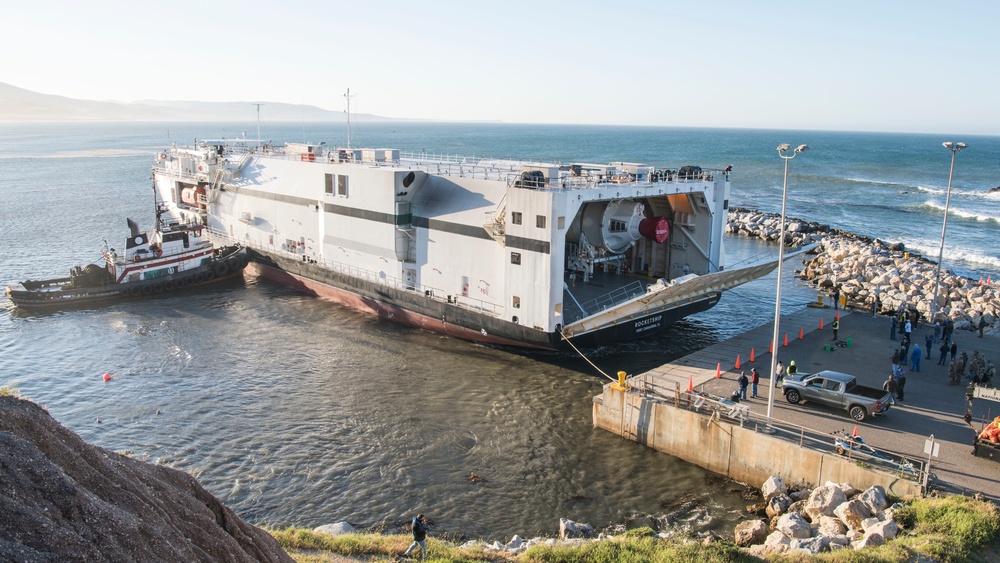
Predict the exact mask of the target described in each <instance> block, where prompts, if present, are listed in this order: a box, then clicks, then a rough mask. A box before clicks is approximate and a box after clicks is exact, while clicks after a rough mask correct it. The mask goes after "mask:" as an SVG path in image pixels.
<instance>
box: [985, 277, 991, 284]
mask: <svg viewBox="0 0 1000 563" xmlns="http://www.w3.org/2000/svg"><path fill="white" fill-rule="evenodd" d="M990 283H992V282H991V281H990V276H988V275H987V276H986V285H990Z"/></svg>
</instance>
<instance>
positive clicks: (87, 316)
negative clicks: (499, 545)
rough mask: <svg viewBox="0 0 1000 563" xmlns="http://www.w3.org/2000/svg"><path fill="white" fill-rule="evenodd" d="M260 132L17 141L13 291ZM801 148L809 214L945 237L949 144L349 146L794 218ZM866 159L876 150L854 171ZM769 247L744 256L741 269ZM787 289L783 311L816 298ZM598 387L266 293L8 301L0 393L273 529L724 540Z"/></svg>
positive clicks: (93, 250) (240, 286)
mask: <svg viewBox="0 0 1000 563" xmlns="http://www.w3.org/2000/svg"><path fill="white" fill-rule="evenodd" d="M241 127H242V129H245V130H248V131H249V130H255V125H252V124H244V125H241V124H226V125H220V124H169V125H168V124H39V125H10V124H6V125H0V139H2V140H3V142H2V143H0V282H2V283H3V284H10V283H14V282H17V281H21V280H23V279H27V278H30V277H34V278H39V277H48V276H54V275H56V274H63V273H65V272H66V271H67V270H68V268H69V267H70V266H73V265H76V264H81V263H86V262H89V261H93V260H96V259H97V258H98V257H99V249H100V247H101V244H102V242H101V241H102V239H105V238H106V239H107V240H108V242H109V244H110V245H111V246H112V247H114V246H116V245H120V244H121V240H123V238H124V236H125V235H126V234H127V232H128V231H127V227H126V226H125V217H132V218H134V219H136V220H138V221H139V223H140V226H142V227H148V226H149V224H150V223H151V221H152V189H151V188H150V187H149V186H150V184H149V165H150V162H151V159H152V157H153V155H154V154H155V152H156V151H157V150H158V149H159V148H162V147H164V146H167V145H169V144H170V143H171V142H177V143H178V144H187V143H190V142H191V141H193V140H194V138H195V137H196V136H197V137H218V136H230V137H232V136H236V135H238V134H239V132H240V131H241V129H240V128H241ZM343 134H344V131H343V128H342V127H338V126H335V125H328V124H327V125H304V126H302V125H299V126H292V125H281V126H275V125H271V126H268V127H266V132H265V135H266V136H269V137H271V138H273V139H274V140H275V141H279V142H280V141H285V140H291V141H297V140H309V141H321V140H325V141H327V142H328V143H329V144H338V143H339V142H342V141H341V138H342V137H343ZM810 135H812V136H818V137H819V140H818V141H814V140H813V139H812V138H810ZM956 140H965V141H966V142H969V143H970V145H971V147H970V149H968V150H967V151H965V152H963V153H961V154H960V155H959V159H960V160H959V165H961V166H962V167H963V168H962V169H960V168H958V166H959V165H956V177H955V186H956V191H955V192H953V196H952V208H953V209H955V210H957V211H956V215H954V216H952V217H950V218H949V226H948V229H949V230H948V240H949V245H953V248H954V251H950V254H951V255H952V256H953V257H954V260H955V262H954V263H947V264H946V266H948V267H954V268H956V269H959V270H960V271H963V272H965V273H966V274H967V275H970V276H978V275H979V272H992V274H993V277H994V278H996V277H997V276H996V272H997V270H998V269H1000V268H998V265H1000V260H998V256H1000V254H998V251H997V250H996V246H995V245H993V244H991V243H988V241H990V240H995V237H996V235H997V234H998V233H997V230H998V224H997V220H996V217H995V212H994V211H993V207H994V206H995V202H996V198H994V197H993V196H992V195H987V194H985V192H984V190H985V188H987V187H990V186H991V185H996V184H997V183H1000V181H998V180H997V178H998V177H1000V174H998V173H997V170H996V166H997V164H996V163H997V162H1000V159H997V158H996V156H997V149H998V147H1000V142H998V140H997V139H995V138H979V139H974V138H964V139H956ZM784 141H787V142H792V143H799V142H807V143H809V144H810V145H812V146H813V151H814V152H809V153H806V154H804V155H802V156H800V157H799V158H797V159H796V160H795V161H793V170H795V171H796V172H795V173H794V174H793V176H792V177H791V181H792V182H794V183H795V184H794V185H796V186H798V187H799V189H798V191H796V192H795V195H790V202H789V214H790V215H794V216H799V217H801V218H803V219H807V220H813V221H820V222H825V223H830V224H832V225H834V226H837V227H841V228H845V229H848V230H854V231H857V232H861V233H863V234H868V235H871V236H879V237H884V238H887V239H889V240H894V241H895V240H903V241H904V242H906V243H907V244H908V245H911V246H913V247H914V248H920V247H921V245H926V244H928V243H929V242H933V239H934V237H935V236H939V235H940V219H941V210H942V209H943V205H942V206H941V207H940V208H938V207H937V204H938V202H939V200H941V199H942V198H943V189H942V188H943V186H945V185H946V182H947V166H948V163H949V162H948V157H949V154H948V153H947V151H945V150H944V149H943V148H941V147H940V140H938V139H936V138H926V139H924V138H923V137H920V136H903V135H898V136H891V135H882V136H880V135H859V136H856V137H852V136H851V135H850V134H836V133H805V132H794V133H781V132H768V131H731V132H724V131H697V130H672V129H643V128H605V127H589V128H588V127H556V126H527V125H469V124H463V125H456V124H412V123H410V124H362V125H361V126H360V127H359V128H358V130H356V131H354V133H353V144H354V145H355V146H362V145H377V146H392V147H398V148H401V149H405V150H421V149H424V150H428V151H430V152H443V153H451V154H477V155H481V156H490V155H492V156H511V157H525V158H532V159H546V160H559V161H564V162H568V161H577V160H581V161H590V162H608V161H612V160H629V161H642V162H648V163H650V164H656V165H669V166H671V167H676V166H680V165H684V164H701V165H703V166H708V167H722V166H724V165H725V164H733V166H734V168H735V172H736V174H734V177H733V204H734V205H747V206H758V207H761V208H763V209H765V210H769V211H776V210H778V209H779V207H780V188H781V170H782V169H781V163H780V161H778V159H777V157H776V156H775V153H774V146H776V145H777V144H778V142H784ZM925 141H926V144H928V146H929V147H931V148H928V149H926V154H925V151H924V150H923V149H921V148H920V147H922V146H923V144H925V143H924V142H925ZM857 146H865V147H881V149H879V150H870V151H867V152H866V153H865V154H863V155H853V156H852V155H850V151H849V149H850V148H851V147H857ZM935 146H936V148H934V147H935ZM977 147H981V148H980V149H979V150H980V151H981V152H980V153H977V152H975V151H974V150H973V149H974V148H977ZM989 151H993V152H992V153H990V152H989ZM940 153H945V154H944V155H942V154H940ZM990 154H992V161H989V159H988V158H986V156H984V155H990ZM831 155H832V156H831ZM967 155H968V158H966V157H967ZM977 159H978V160H977ZM869 160H871V161H873V162H871V161H869ZM989 162H992V164H990V163H989ZM990 167H992V168H990ZM960 171H961V173H960ZM789 191H790V194H792V189H791V187H790V190H789ZM902 192H906V193H905V194H903V193H902ZM935 216H936V222H937V226H936V227H935ZM991 237H992V238H991ZM931 246H933V244H931V245H930V246H927V248H930V247H931ZM935 248H936V247H935ZM949 248H952V246H949ZM766 249H767V247H764V246H762V245H760V244H758V243H754V242H751V241H745V240H739V239H729V240H727V250H728V251H729V259H728V260H727V263H729V264H733V263H734V262H736V261H738V260H740V259H741V258H744V257H749V256H752V255H755V254H756V253H758V252H760V251H761V250H766ZM791 270H792V268H786V276H787V279H786V285H785V286H784V290H783V306H786V307H794V306H798V305H802V304H804V303H806V302H809V301H812V300H813V299H814V298H815V292H814V291H813V290H811V289H809V288H807V287H804V286H802V285H800V284H798V283H797V282H795V281H794V279H793V278H792V272H791ZM774 281H775V280H774V275H773V274H772V276H769V277H768V278H765V279H762V280H758V281H756V282H754V283H752V284H747V285H746V286H743V287H741V288H738V289H736V290H734V291H732V292H729V293H727V294H726V295H725V296H724V297H723V299H722V301H721V303H720V304H719V305H718V306H717V307H715V308H714V309H712V310H711V311H709V312H707V313H704V314H701V315H697V316H694V317H690V318H688V319H686V320H685V321H683V322H681V323H679V324H677V325H676V326H675V327H673V329H672V330H671V331H669V332H668V333H666V334H664V335H662V336H660V337H658V338H656V339H652V340H645V341H640V342H635V343H629V344H624V345H620V346H615V347H607V348H601V349H594V350H589V351H588V352H587V354H588V357H590V359H591V360H592V361H594V362H595V363H596V364H597V365H598V366H599V367H601V369H603V370H604V371H606V372H608V373H613V372H615V371H617V370H619V369H623V370H626V371H628V372H631V373H636V372H640V371H643V370H645V369H649V368H651V367H653V366H656V365H659V364H661V363H663V362H666V361H669V360H671V359H674V358H676V357H679V356H682V355H684V354H685V353H688V352H690V351H693V350H695V349H698V348H700V347H702V346H704V345H707V344H711V343H714V342H717V341H719V340H721V339H724V338H728V337H730V336H732V335H734V334H736V333H737V332H740V331H742V330H743V329H745V328H747V327H749V326H756V325H758V324H761V323H764V322H767V321H768V320H769V319H770V318H771V316H772V315H773V309H774ZM105 372H109V373H111V374H112V375H113V376H114V379H112V381H111V382H109V383H104V382H103V381H101V375H102V374H103V373H105ZM604 381H605V380H604V379H603V377H601V376H600V375H599V374H598V373H596V371H595V370H594V369H593V368H591V367H590V366H589V365H588V364H587V363H586V362H585V361H583V360H582V359H580V358H578V357H574V356H572V355H567V354H559V353H538V352H535V353H525V352H519V351H514V350H507V349H498V348H490V347H483V346H478V345H474V344H470V343H466V342H461V341H457V340H454V339H450V338H445V337H441V336H438V335H435V334H430V333H426V332H422V331H417V330H412V329H406V328H402V327H398V326H396V325H392V324H389V323H387V322H384V321H381V320H378V319H374V318H371V317H368V316H365V315H361V314H358V313H355V312H353V311H349V310H345V309H342V308H340V307H337V306H335V305H332V304H329V303H325V302H322V301H318V300H316V299H312V298H308V297H305V296H302V295H298V294H296V293H294V292H291V291H290V290H288V289H286V288H283V287H280V286H276V285H273V284H270V283H267V282H264V281H258V280H256V279H253V278H247V280H246V281H245V282H241V283H232V284H229V285H220V286H217V287H214V288H210V289H204V290H200V291H196V292H190V293H186V294H182V295H176V296H171V297H167V298H160V299H151V300H147V301H132V302H123V303H117V304H112V305H109V306H105V307H99V308H84V309H78V310H70V311H62V312H53V313H49V314H27V313H23V312H21V311H18V310H15V309H13V308H12V307H11V305H10V303H9V302H8V301H6V300H2V301H0V385H16V386H17V387H18V388H19V389H20V391H21V392H22V393H23V394H24V395H26V396H27V397H29V398H31V399H33V400H35V401H37V402H39V403H40V404H42V405H43V406H45V407H46V408H48V409H49V411H50V412H51V413H52V415H53V416H54V417H55V418H56V419H58V420H59V421H60V422H62V423H63V424H65V425H67V426H68V427H70V428H71V429H73V430H74V431H76V432H78V433H79V434H80V435H82V436H83V437H84V438H85V439H87V440H89V441H91V442H93V443H96V444H98V445H101V446H103V447H106V448H108V449H111V450H115V451H129V452H131V453H132V455H135V456H137V457H143V458H148V459H150V460H153V461H158V462H163V463H168V464H170V465H173V466H175V467H178V468H180V469H184V470H186V471H189V472H191V473H192V474H194V475H195V476H197V477H198V478H199V480H200V481H201V482H202V484H204V485H205V486H206V487H208V488H209V489H210V490H211V491H212V492H213V493H214V494H216V495H218V496H219V497H220V498H222V499H223V500H224V501H225V502H226V503H227V504H228V505H230V506H231V507H233V508H234V509H235V510H237V511H238V512H239V513H240V514H241V515H243V516H244V517H246V518H248V519H250V520H251V521H254V522H257V523H262V524H270V525H288V524H297V525H303V526H313V525H319V524H323V523H329V522H335V521H341V520H346V521H349V522H352V523H354V524H356V525H362V526H364V525H371V524H375V523H377V522H380V521H382V520H384V519H387V520H390V521H395V520H401V519H404V518H406V517H407V516H408V515H410V514H412V513H413V512H416V511H422V512H426V513H427V514H429V515H430V516H431V517H432V518H433V519H434V520H435V523H436V525H437V526H438V527H439V529H440V530H443V531H447V532H450V533H453V534H463V535H466V536H469V537H484V538H491V539H505V538H509V537H510V535H512V534H515V533H518V534H522V535H533V534H535V533H547V534H553V533H555V532H556V531H557V528H558V519H559V518H560V517H568V518H571V519H575V520H579V521H585V522H589V523H591V524H593V525H595V526H597V527H603V526H608V525H613V524H620V523H625V522H629V521H631V520H633V519H636V518H640V519H641V518H646V517H654V518H657V519H658V522H659V523H660V525H662V526H665V527H676V528H679V529H688V530H694V531H703V530H713V529H714V530H720V531H726V532H728V529H729V528H731V526H732V524H733V523H734V522H735V521H736V520H737V519H738V517H739V511H740V509H741V508H742V507H743V505H744V504H746V503H745V502H744V501H743V500H742V499H741V498H740V496H739V494H738V493H737V492H733V489H735V488H737V487H735V486H734V485H732V484H727V483H725V482H724V481H721V480H720V479H718V478H717V477H716V476H714V475H713V474H711V473H708V472H706V471H703V470H701V469H699V468H697V467H693V466H691V465H688V464H686V463H683V462H681V461H678V460H676V459H674V458H671V457H670V456H666V455H663V454H659V453H657V452H653V451H649V450H647V449H645V448H643V447H640V446H637V445H635V444H632V443H629V442H625V441H623V440H621V439H619V438H617V437H614V436H612V435H610V434H609V433H606V432H603V431H599V430H595V429H593V428H592V426H591V419H590V413H591V398H592V397H593V396H594V395H596V394H598V393H599V391H600V386H601V385H602V384H603V382H604ZM471 476H475V477H476V478H474V479H470V477H471Z"/></svg>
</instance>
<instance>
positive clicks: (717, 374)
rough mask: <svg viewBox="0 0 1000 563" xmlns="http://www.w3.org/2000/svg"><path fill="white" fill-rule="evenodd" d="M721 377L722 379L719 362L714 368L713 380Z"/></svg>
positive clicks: (720, 363)
mask: <svg viewBox="0 0 1000 563" xmlns="http://www.w3.org/2000/svg"><path fill="white" fill-rule="evenodd" d="M721 377H722V362H719V363H718V364H717V365H716V366H715V378H716V379H719V378H721Z"/></svg>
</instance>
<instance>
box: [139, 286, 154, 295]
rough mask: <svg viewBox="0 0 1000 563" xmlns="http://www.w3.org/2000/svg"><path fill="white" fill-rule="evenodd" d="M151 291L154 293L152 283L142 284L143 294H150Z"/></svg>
mask: <svg viewBox="0 0 1000 563" xmlns="http://www.w3.org/2000/svg"><path fill="white" fill-rule="evenodd" d="M150 293H153V286H151V285H144V286H142V294H143V295H149V294H150Z"/></svg>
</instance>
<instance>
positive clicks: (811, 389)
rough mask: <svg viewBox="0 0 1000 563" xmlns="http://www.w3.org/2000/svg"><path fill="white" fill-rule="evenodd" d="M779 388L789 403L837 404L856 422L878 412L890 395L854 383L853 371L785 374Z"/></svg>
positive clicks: (887, 404)
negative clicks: (850, 372) (851, 372)
mask: <svg viewBox="0 0 1000 563" xmlns="http://www.w3.org/2000/svg"><path fill="white" fill-rule="evenodd" d="M783 391H784V393H785V399H787V400H788V402H789V403H792V404H796V403H799V402H801V401H813V402H814V403H819V404H823V405H828V406H831V407H839V408H842V409H844V410H846V411H847V412H848V413H849V414H850V415H851V418H853V419H854V420H856V421H858V422H861V421H863V420H866V419H867V418H868V417H869V416H882V415H883V414H885V413H886V411H888V410H889V407H890V406H891V405H892V395H890V394H889V393H888V392H886V391H883V390H882V389H876V388H874V387H865V386H864V385H858V381H857V378H855V377H854V376H853V375H849V374H846V373H841V372H839V371H821V372H819V373H800V374H798V375H789V376H787V377H785V379H784V387H783Z"/></svg>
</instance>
